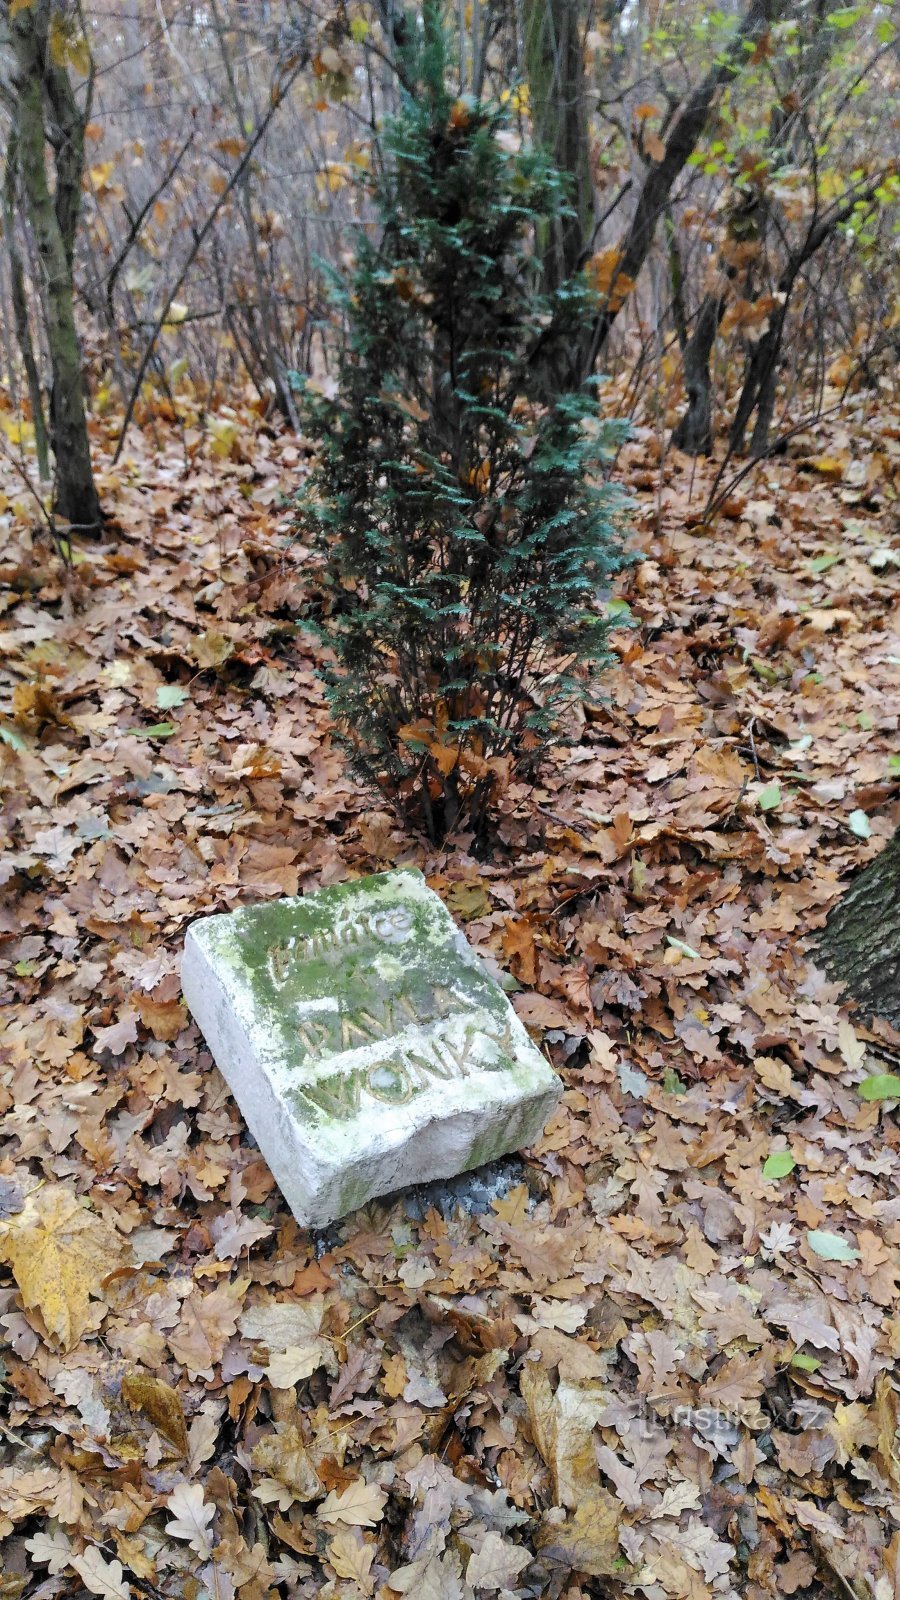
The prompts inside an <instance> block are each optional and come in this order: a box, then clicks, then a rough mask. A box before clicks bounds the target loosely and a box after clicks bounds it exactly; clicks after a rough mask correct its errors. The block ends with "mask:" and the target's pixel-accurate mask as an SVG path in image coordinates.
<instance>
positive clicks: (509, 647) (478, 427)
mask: <svg viewBox="0 0 900 1600" xmlns="http://www.w3.org/2000/svg"><path fill="white" fill-rule="evenodd" d="M438 76H439V77H440V78H441V79H442V76H443V75H442V73H440V74H438ZM386 148H387V155H388V159H387V162H386V164H385V166H384V168H383V170H382V171H380V172H379V173H378V175H377V176H376V177H375V178H374V179H373V180H372V188H373V193H374V199H375V203H376V207H377V217H378V226H377V229H374V230H373V231H372V233H371V234H369V233H364V234H363V236H362V237H361V239H360V242H359V246H358V251H357V255H356V259H355V264H354V266H353V268H352V270H351V271H350V273H349V275H348V277H347V278H346V279H345V280H343V281H340V280H337V279H336V280H335V281H334V284H333V289H334V294H335V296H336V299H337V301H338V304H339V306H340V309H341V312H342V315H343V321H344V328H345V344H344V347H343V352H342V356H341V360H340V368H339V374H338V379H337V383H336V386H335V392H334V393H333V394H326V393H324V392H322V390H316V389H315V388H314V387H313V386H312V385H309V384H307V385H306V387H305V389H303V390H302V391H301V392H302V404H303V408H304V412H305V416H304V422H305V426H306V427H307V429H308V430H309V431H310V432H311V433H313V434H315V435H317V436H318V438H319V440H320V443H321V448H320V454H319V459H318V466H317V468H316V470H315V472H314V473H313V475H312V477H311V479H310V481H309V485H308V487H307V489H306V491H305V492H304V494H303V495H302V498H301V504H300V516H301V522H302V524H303V525H304V527H305V529H306V531H307V533H309V532H310V531H312V532H313V543H314V547H315V548H316V549H317V551H318V556H319V560H320V562H321V572H320V577H321V584H320V587H319V595H320V599H321V609H320V612H319V615H318V618H317V626H318V627H319V628H320V629H321V632H322V634H323V635H324V637H325V639H326V640H327V642H328V643H329V644H330V646H331V647H332V649H333V651H334V655H335V657H336V659H337V669H336V670H335V672H334V673H333V674H332V675H331V681H330V685H329V693H330V699H331V705H332V708H333V712H334V714H335V716H336V718H337V721H338V725H339V727H340V728H341V730H342V732H343V734H344V737H345V738H346V739H347V740H348V741H349V743H350V745H351V747H352V750H353V754H354V757H355V760H356V764H357V766H358V767H359V769H361V771H362V772H363V773H364V774H365V776H366V777H368V778H369V779H374V780H375V781H376V782H377V784H378V785H379V786H380V787H381V789H382V790H383V791H384V792H385V794H386V795H387V796H388V797H389V799H390V800H391V801H392V802H393V803H394V804H396V805H397V806H398V807H399V808H400V809H401V810H402V812H403V813H404V814H405V816H406V817H407V819H408V820H410V821H412V822H413V823H414V824H416V825H418V826H419V827H421V828H423V829H424V830H425V832H426V833H427V834H428V835H429V837H430V838H431V839H433V840H436V841H439V840H441V839H442V838H443V837H444V836H445V835H446V834H447V833H448V832H449V831H450V830H451V829H453V828H456V827H457V826H459V825H461V824H462V823H463V822H465V823H466V825H468V826H470V827H471V828H472V829H474V830H475V832H476V834H481V835H484V833H485V831H486V828H487V825H488V823H489V820H490V814H491V807H492V803H493V802H494V801H495V800H496V798H497V796H498V792H499V790H500V789H501V788H502V786H503V785H504V784H505V783H507V782H508V780H509V778H510V776H511V775H512V774H513V773H515V774H516V775H521V774H526V775H527V774H528V773H530V772H531V771H533V769H534V767H535V766H536V764H537V763H538V762H539V760H540V757H541V755H542V754H543V752H544V751H545V749H546V747H547V745H548V743H549V742H550V741H551V740H552V739H553V737H554V734H555V733H556V732H557V731H558V729H559V725H560V717H561V715H562V714H563V712H564V707H565V706H566V704H567V703H570V702H571V701H572V700H573V698H577V697H579V696H583V695H584V694H585V693H586V692H588V690H589V687H590V677H591V673H592V672H596V670H597V669H598V668H600V667H602V665H603V664H604V662H605V661H606V659H607V652H606V639H605V636H606V624H605V622H604V620H603V618H602V616H601V615H600V613H599V610H598V605H597V594H598V590H599V589H600V588H601V587H602V586H603V585H605V584H606V583H607V582H608V579H609V577H610V575H611V574H612V573H614V572H615V571H616V570H617V569H618V568H619V567H620V565H621V564H622V556H621V545H620V539H619V528H620V522H621V514H622V505H623V501H622V497H621V494H620V492H619V491H618V490H617V489H616V488H615V486H613V485H611V484H609V483H607V482H606V481H605V480H604V472H605V470H607V469H608V462H609V461H610V459H611V456H612V453H613V451H614V449H615V447H616V445H617V444H618V442H619V440H620V439H621V437H622V431H623V429H622V425H621V424H617V423H610V422H604V421H602V420H601V419H600V416H599V413H598V406H597V401H596V397H595V395H594V392H593V389H592V388H591V387H590V386H589V387H587V388H585V389H583V390H581V391H580V392H578V393H558V392H555V383H554V373H556V372H558V371H559V370H561V367H562V366H563V365H564V362H562V361H561V360H560V359H559V358H560V355H561V354H564V353H565V352H566V350H567V348H568V347H569V346H570V345H571V341H574V340H575V339H576V338H578V337H581V336H583V331H584V327H585V322H586V318H587V317H589V316H590V314H591V309H592V304H591V291H590V289H589V288H588V286H587V284H586V282H584V281H583V280H580V279H579V280H575V281H572V282H570V283H569V284H567V285H565V286H563V288H561V289H559V290H556V291H554V292H552V293H545V292H542V290H541V287H540V271H539V266H538V263H537V261H536V259H535V257H534V254H533V249H532V241H533V239H534V236H535V230H536V228H538V227H539V226H541V225H545V224H546V223H547V222H548V221H549V220H551V219H552V218H553V217H554V216H555V215H558V214H559V213H560V210H561V208H562V207H564V205H565V199H564V194H563V192H562V186H561V180H560V178H559V176H558V175H557V174H556V173H555V172H554V171H553V170H552V169H551V168H550V167H549V166H548V165H547V163H546V161H545V160H544V159H543V158H542V157H541V156H540V154H539V153H538V152H537V151H535V150H533V149H529V148H518V147H517V140H516V139H515V138H514V137H513V135H512V133H511V132H510V129H509V127H508V123H507V118H506V114H505V112H504V110H503V108H502V107H501V106H499V105H496V104H486V103H471V102H468V101H456V102H453V101H452V100H451V99H450V97H449V96H448V95H447V94H445V93H444V91H443V89H442V88H441V87H440V85H438V86H436V87H432V89H431V90H430V92H428V93H423V95H422V97H421V98H420V99H418V100H413V99H412V98H409V99H408V100H407V102H406V104H405V106H404V108H403V110H402V114H401V115H400V116H399V118H398V119H397V120H396V121H395V123H394V124H393V125H392V127H391V130H390V132H389V136H388V140H387V145H386Z"/></svg>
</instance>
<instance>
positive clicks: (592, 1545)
mask: <svg viewBox="0 0 900 1600" xmlns="http://www.w3.org/2000/svg"><path fill="white" fill-rule="evenodd" d="M622 1510H623V1508H622V1505H621V1502H620V1501H618V1500H616V1499H615V1498H614V1496H613V1495H611V1494H608V1493H607V1491H606V1490H605V1489H595V1490H594V1491H593V1492H592V1493H591V1494H589V1495H586V1496H585V1498H584V1499H583V1500H582V1501H581V1502H580V1503H579V1505H578V1508H577V1510H576V1511H575V1512H574V1513H573V1514H572V1516H571V1517H569V1518H567V1520H566V1521H565V1522H563V1523H559V1522H556V1521H553V1520H552V1519H550V1518H548V1519H547V1521H546V1522H545V1523H544V1524H543V1525H542V1527H540V1528H539V1529H538V1533H537V1537H536V1539H535V1544H536V1546H537V1548H538V1549H539V1550H541V1551H542V1552H543V1554H544V1555H545V1557H547V1558H548V1559H549V1560H550V1561H554V1562H558V1563H559V1564H560V1565H561V1566H564V1567H567V1568H572V1567H575V1568H577V1570H578V1571H579V1572H587V1573H588V1574H589V1575H590V1576H591V1577H592V1578H610V1577H613V1576H617V1575H618V1573H619V1571H620V1569H621V1560H622V1552H621V1550H620V1548H619V1522H620V1520H621V1517H622Z"/></svg>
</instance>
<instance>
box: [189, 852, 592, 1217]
mask: <svg viewBox="0 0 900 1600" xmlns="http://www.w3.org/2000/svg"><path fill="white" fill-rule="evenodd" d="M181 982H182V988H183V991H184V997H185V999H186V1001H187V1003H188V1005H189V1006H190V1009H191V1011H192V1012H193V1014H194V1017H195V1018H196V1020H197V1022H198V1023H199V1026H200V1028H201V1029H202V1031H203V1034H204V1036H205V1038H206V1041H207V1043H208V1045H209V1048H210V1050H211V1051H212V1053H213V1056H214V1057H215V1060H216V1063H217V1065H218V1066H219V1068H220V1070H221V1072H222V1073H223V1075H224V1077H225V1078H226V1079H227V1081H228V1083H229V1085H230V1087H231V1090H232V1092H233V1094H234V1097H235V1099H236V1100H237V1103H238V1105H239V1106H240V1108H241V1111H242V1112H243V1115H244V1117H245V1119H246V1122H247V1125H248V1127H249V1128H250V1130H251V1132H252V1134H253V1136H254V1138H255V1139H256V1142H257V1144H258V1145H259V1147H260V1150H261V1151H262V1153H263V1155H264V1156H265V1158H266V1160H267V1162H268V1163H269V1166H270V1168H271V1170H272V1173H273V1175H274V1177H275V1179H276V1180H277V1182H278V1184H279V1186H280V1188H281V1192H282V1194H283V1195H284V1198H285V1200H286V1201H287V1203H288V1205H289V1206H290V1208H291V1210H292V1212H293V1213H294V1216H295V1217H296V1218H297V1221H298V1222H299V1223H301V1225H302V1226H304V1227H310V1226H312V1227H321V1226H322V1225H323V1224H325V1223H327V1222H331V1221H333V1220H334V1219H335V1218H336V1217H342V1216H344V1215H345V1214H346V1213H347V1212H348V1211H353V1210H355V1209H356V1207H357V1206H360V1205H363V1204H364V1203H365V1201H367V1200H370V1199H371V1198H372V1197H373V1196H374V1195H380V1194H387V1193H389V1192H390V1191H391V1190H394V1189H399V1188H402V1187H403V1186H404V1185H406V1184H409V1183H422V1182H428V1181H430V1180H431V1179H433V1178H449V1177H452V1176H453V1175H454V1174H456V1173H458V1172H465V1171H467V1170H468V1169H469V1168H470V1167H478V1166H481V1165H482V1164H483V1163H484V1162H486V1161H492V1160H494V1159H495V1158H496V1157H497V1156H501V1155H504V1154H506V1153H507V1152H509V1151H511V1150H518V1149H520V1148H521V1147H522V1146H523V1145H527V1144H530V1143H531V1142H533V1140H535V1139H536V1138H537V1137H538V1135H539V1134H540V1133H541V1131H542V1129H543V1127H544V1125H545V1124H546V1122H547V1120H548V1118H549V1117H550V1115H551V1113H552V1111H553V1109H554V1107H555V1105H556V1103H557V1101H558V1099H559V1096H560V1093H561V1085H560V1083H559V1080H558V1078H557V1076H556V1074H555V1073H554V1071H553V1069H552V1067H551V1066H550V1065H549V1063H548V1062H547V1061H546V1060H545V1059H544V1057H543V1056H542V1055H541V1053H540V1051H539V1050H538V1049H537V1048H536V1047H535V1045H534V1044H533V1043H532V1041H531V1040H530V1038H529V1037H528V1034H527V1033H526V1031H525V1029H524V1027H523V1026H522V1024H521V1022H520V1021H519V1019H518V1017H517V1016H516V1014H515V1012H514V1011H513V1009H512V1007H511V1005H510V1004H509V1001H508V1000H507V998H506V995H505V994H504V993H503V991H502V989H500V988H499V987H498V986H497V984H496V983H494V981H493V979H492V978H490V977H489V976H488V974H487V972H486V971H485V969H484V967H483V965H482V963H481V962H480V961H479V959H478V957H477V956H476V955H475V953H474V951H473V950H472V949H471V948H470V946H469V945H468V944H467V942H466V940H465V938H464V937H463V935H462V934H461V933H460V932H459V930H458V929H457V927H456V925H455V923H454V922H453V919H452V918H451V917H450V915H449V913H448V912H447V910H446V909H445V907H444V905H443V903H442V901H441V900H440V899H439V897H438V896H437V895H436V894H434V893H433V892H432V890H430V889H429V888H428V886H427V885H426V883H425V880H424V878H423V877H422V876H421V874H420V873H418V872H416V871H414V870H406V869H404V870H402V871H398V872H385V873H380V874H379V875H378V876H376V877H371V878H361V879H357V880H356V881H354V882H350V883H341V884H335V885H333V886H331V887H329V888H327V889H320V890H318V891H317V892H316V893H314V894H309V895H305V896H303V897H301V898H299V899H292V900H279V901H276V902H274V903H272V904H269V905H261V906H252V907H248V908H247V909H246V910H242V911H235V912H232V913H231V914H230V915H226V916H214V917H206V918H204V919H203V920H201V921H199V922H195V923H194V924H193V925H192V927H191V928H190V929H189V930H188V935H187V939H186V941H185V948H184V958H183V961H182V968H181Z"/></svg>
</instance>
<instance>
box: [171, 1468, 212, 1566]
mask: <svg viewBox="0 0 900 1600" xmlns="http://www.w3.org/2000/svg"><path fill="white" fill-rule="evenodd" d="M166 1504H167V1506H168V1507H169V1510H170V1511H171V1512H172V1513H173V1516H172V1520H171V1522H167V1523H166V1533H170V1534H171V1535H172V1537H173V1539H186V1540H187V1543H188V1544H189V1545H190V1548H191V1549H192V1550H193V1551H194V1553H195V1554H196V1555H198V1556H201V1557H202V1558H203V1559H204V1560H206V1559H207V1558H208V1557H209V1556H210V1555H211V1554H212V1547H213V1540H212V1530H211V1528H210V1523H211V1522H212V1519H213V1517H214V1516H215V1512H216V1508H215V1506H211V1505H207V1504H206V1501H205V1500H204V1498H203V1489H202V1487H201V1485H200V1484H199V1483H179V1484H177V1485H176V1486H175V1488H174V1489H173V1490H172V1493H171V1494H170V1495H169V1498H168V1500H167V1501H166Z"/></svg>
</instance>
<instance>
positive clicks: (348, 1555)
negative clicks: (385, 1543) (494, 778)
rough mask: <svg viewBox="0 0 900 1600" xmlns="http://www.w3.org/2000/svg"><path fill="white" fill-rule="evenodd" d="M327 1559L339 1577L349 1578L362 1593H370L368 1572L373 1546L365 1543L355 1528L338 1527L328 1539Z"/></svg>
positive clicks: (370, 1565)
mask: <svg viewBox="0 0 900 1600" xmlns="http://www.w3.org/2000/svg"><path fill="white" fill-rule="evenodd" d="M327 1560H328V1561H329V1562H330V1564H331V1566H333V1567H334V1570H335V1572H336V1573H337V1575H338V1577H339V1578H351V1579H352V1580H353V1582H354V1583H356V1584H357V1585H358V1587H359V1588H360V1589H362V1591H363V1593H364V1594H370V1593H371V1590H372V1584H371V1580H370V1577H369V1573H370V1571H371V1567H372V1562H373V1561H374V1560H375V1546H374V1544H366V1543H365V1542H364V1540H363V1537H362V1534H360V1533H358V1532H357V1530H356V1529H355V1528H338V1530H337V1533H335V1534H334V1536H333V1537H332V1538H331V1539H330V1540H329V1541H328V1554H327Z"/></svg>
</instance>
